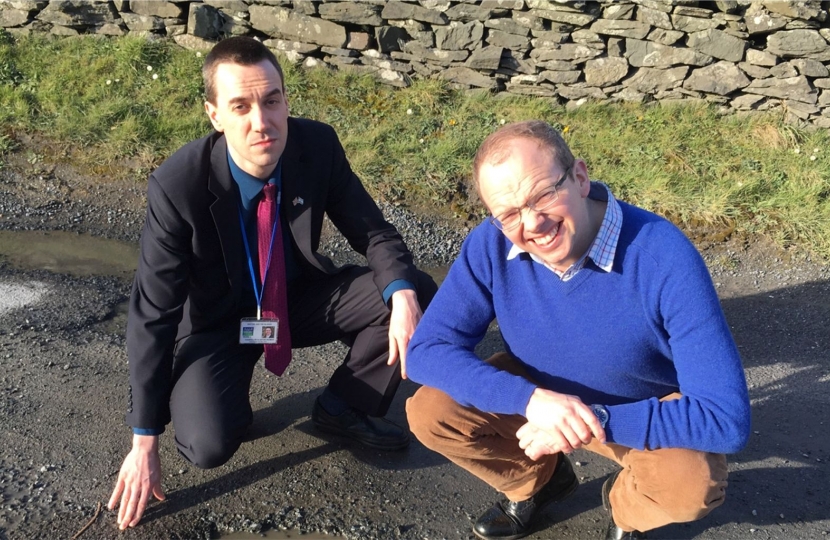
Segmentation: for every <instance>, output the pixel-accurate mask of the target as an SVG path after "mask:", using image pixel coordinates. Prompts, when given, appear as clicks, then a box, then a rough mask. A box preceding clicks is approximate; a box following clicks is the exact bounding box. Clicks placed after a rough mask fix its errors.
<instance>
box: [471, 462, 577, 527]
mask: <svg viewBox="0 0 830 540" xmlns="http://www.w3.org/2000/svg"><path fill="white" fill-rule="evenodd" d="M578 485H579V480H577V479H576V475H575V474H574V470H573V467H571V462H570V461H569V460H568V458H566V457H565V455H564V454H559V463H557V464H556V469H555V470H554V471H553V476H552V477H551V479H550V480H549V481H548V483H547V484H545V487H543V488H542V489H541V490H540V491H539V492H538V493H537V494H536V495H534V496H533V497H531V498H529V499H527V500H524V501H519V502H512V501H508V500H503V501H499V502H497V503H496V504H494V505H493V506H492V507H491V508H490V509H489V510H487V511H486V512H484V513H483V514H482V515H481V517H480V518H478V521H476V524H475V526H473V532H474V533H475V535H476V536H478V537H479V538H483V539H484V540H513V539H514V538H521V537H523V536H527V535H528V534H530V533H532V532H533V525H534V521H535V520H536V518H537V517H538V516H539V515H540V514H541V513H542V512H543V511H544V509H545V508H546V507H548V506H550V505H551V504H552V503H555V502H558V501H562V500H565V499H567V498H568V497H569V496H570V495H571V494H573V492H574V491H576V488H577V486H578Z"/></svg>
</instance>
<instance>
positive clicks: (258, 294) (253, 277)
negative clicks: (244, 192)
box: [237, 192, 282, 320]
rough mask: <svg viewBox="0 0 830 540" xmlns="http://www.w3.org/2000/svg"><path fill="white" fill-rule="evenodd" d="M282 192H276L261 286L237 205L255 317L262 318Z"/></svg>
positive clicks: (240, 211) (243, 221)
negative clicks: (274, 216) (266, 281)
mask: <svg viewBox="0 0 830 540" xmlns="http://www.w3.org/2000/svg"><path fill="white" fill-rule="evenodd" d="M281 195H282V193H281V192H277V214H276V219H275V220H274V227H273V229H271V242H269V244H268V260H267V262H266V263H265V272H264V273H263V275H262V287H261V288H260V286H259V284H258V283H257V281H256V272H254V259H253V257H251V247H250V246H249V245H248V235H247V234H246V232H245V220H244V219H243V217H242V208H240V207H237V210H238V211H239V225H240V227H241V228H242V243H243V244H244V245H245V255H247V256H248V270H249V271H250V273H251V283H252V284H253V286H254V296H255V297H256V318H257V320H259V319H261V318H262V295H263V293H264V292H265V279H266V278H267V277H268V269H269V268H271V255H273V253H274V238H275V237H276V236H277V224H278V223H279V222H280V197H281Z"/></svg>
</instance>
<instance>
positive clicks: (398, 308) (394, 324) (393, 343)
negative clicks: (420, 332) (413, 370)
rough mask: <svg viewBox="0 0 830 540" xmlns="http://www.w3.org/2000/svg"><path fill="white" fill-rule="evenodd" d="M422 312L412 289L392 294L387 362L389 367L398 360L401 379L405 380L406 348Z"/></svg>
mask: <svg viewBox="0 0 830 540" xmlns="http://www.w3.org/2000/svg"><path fill="white" fill-rule="evenodd" d="M422 315H423V312H422V311H421V306H420V305H419V304H418V296H417V295H416V294H415V291H413V290H412V289H402V290H399V291H395V292H394V294H392V315H391V318H390V320H389V361H388V362H387V363H388V364H389V365H390V366H391V365H394V364H395V362H397V361H398V359H399V358H400V361H401V377H402V378H404V379H406V348H407V347H408V346H409V340H410V339H412V334H413V333H414V332H415V327H416V326H418V322H420V320H421V316H422Z"/></svg>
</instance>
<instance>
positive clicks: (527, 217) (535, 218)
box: [521, 206, 545, 231]
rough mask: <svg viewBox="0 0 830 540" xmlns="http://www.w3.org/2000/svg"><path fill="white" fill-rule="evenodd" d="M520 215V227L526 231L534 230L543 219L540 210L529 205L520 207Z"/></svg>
mask: <svg viewBox="0 0 830 540" xmlns="http://www.w3.org/2000/svg"><path fill="white" fill-rule="evenodd" d="M521 216H522V228H523V229H524V230H526V231H533V230H536V227H538V226H539V224H540V223H541V222H542V221H544V219H545V218H544V216H542V213H541V212H539V211H537V210H534V209H533V208H531V207H529V206H525V207H524V208H522V213H521Z"/></svg>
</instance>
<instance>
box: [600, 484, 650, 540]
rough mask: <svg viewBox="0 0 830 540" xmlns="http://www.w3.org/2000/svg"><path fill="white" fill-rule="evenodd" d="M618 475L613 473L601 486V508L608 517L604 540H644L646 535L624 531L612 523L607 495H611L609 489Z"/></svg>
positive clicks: (609, 499)
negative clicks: (641, 539)
mask: <svg viewBox="0 0 830 540" xmlns="http://www.w3.org/2000/svg"><path fill="white" fill-rule="evenodd" d="M619 475H620V471H617V472H615V473H614V474H612V475H611V476H609V477H608V480H606V481H605V483H604V484H602V506H603V507H604V508H605V511H606V512H608V517H609V518H610V519H609V520H608V521H609V523H608V530H606V531H605V540H635V539H638V538H646V533H642V532H640V531H624V530H622V529H620V528H619V527H617V524H616V523H614V518H613V516H612V514H611V497H610V496H609V495H610V493H611V487H612V486H613V485H614V482H616V481H617V476H619Z"/></svg>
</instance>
